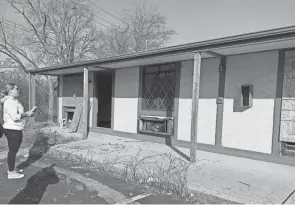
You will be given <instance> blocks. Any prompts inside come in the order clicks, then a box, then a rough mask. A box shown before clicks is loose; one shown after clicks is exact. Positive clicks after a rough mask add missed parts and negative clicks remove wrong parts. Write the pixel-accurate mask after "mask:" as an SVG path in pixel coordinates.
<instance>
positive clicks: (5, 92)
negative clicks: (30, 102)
mask: <svg viewBox="0 0 295 205" xmlns="http://www.w3.org/2000/svg"><path fill="white" fill-rule="evenodd" d="M15 86H16V84H15V83H6V84H4V88H3V91H2V93H1V95H2V97H5V96H7V95H8V93H9V91H10V90H12V89H13V88H14V87H15Z"/></svg>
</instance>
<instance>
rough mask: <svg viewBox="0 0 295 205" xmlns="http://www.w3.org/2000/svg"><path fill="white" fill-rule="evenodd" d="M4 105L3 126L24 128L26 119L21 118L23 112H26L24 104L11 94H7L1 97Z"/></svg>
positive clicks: (11, 128) (16, 128) (5, 127)
mask: <svg viewBox="0 0 295 205" xmlns="http://www.w3.org/2000/svg"><path fill="white" fill-rule="evenodd" d="M1 103H2V105H3V121H4V124H3V128H4V129H10V130H23V129H24V126H25V120H24V119H21V114H23V113H24V107H23V106H22V104H21V103H20V102H19V101H18V100H17V99H15V98H14V97H11V96H5V97H4V98H2V99H1Z"/></svg>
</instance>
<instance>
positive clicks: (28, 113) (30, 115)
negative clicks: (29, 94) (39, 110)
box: [26, 110, 35, 117]
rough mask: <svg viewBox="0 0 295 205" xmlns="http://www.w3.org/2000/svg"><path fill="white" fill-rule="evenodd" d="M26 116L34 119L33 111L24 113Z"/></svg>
mask: <svg viewBox="0 0 295 205" xmlns="http://www.w3.org/2000/svg"><path fill="white" fill-rule="evenodd" d="M26 115H27V116H28V117H34V115H35V112H34V111H33V110H29V111H27V112H26Z"/></svg>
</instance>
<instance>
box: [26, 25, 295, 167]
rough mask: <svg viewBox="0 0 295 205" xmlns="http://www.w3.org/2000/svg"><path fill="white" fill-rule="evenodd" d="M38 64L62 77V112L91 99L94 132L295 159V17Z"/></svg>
mask: <svg viewBox="0 0 295 205" xmlns="http://www.w3.org/2000/svg"><path fill="white" fill-rule="evenodd" d="M29 72H30V75H31V79H32V81H31V83H30V84H31V85H34V83H33V81H34V75H38V74H39V75H40V74H41V75H54V76H58V77H59V95H58V103H59V105H58V119H59V121H62V119H66V120H71V118H72V117H73V113H74V110H75V107H76V106H77V105H78V104H79V103H84V105H85V106H86V108H87V107H88V109H85V110H89V109H90V112H89V113H88V114H87V113H86V112H85V113H86V114H85V113H84V119H87V118H88V120H85V121H86V122H85V123H86V125H87V127H89V130H90V131H91V132H98V133H104V134H110V135H116V136H121V137H128V138H135V139H140V140H146V141H153V142H159V143H167V144H168V143H169V144H172V145H173V146H183V147H190V148H191V147H193V148H194V149H198V150H204V151H209V152H215V153H220V154H226V155H232V156H238V157H245V158H251V159H256V160H262V161H268V162H274V163H280V164H288V165H295V158H294V157H295V27H294V26H292V27H284V28H278V29H272V30H266V31H259V32H254V33H248V34H243V35H236V36H230V37H225V38H219V39H213V40H207V41H202V42H196V43H190V44H185V45H178V46H172V47H165V48H161V49H155V50H150V51H144V52H139V53H132V54H128V55H123V56H116V57H108V58H102V59H97V60H89V61H83V62H75V63H70V64H65V65H58V66H53V67H46V68H41V69H38V70H30V71H29ZM87 85H88V86H87ZM33 90H34V88H32V87H31V94H32V95H31V99H32V98H34V96H33V95H34V93H33V92H34V91H33ZM31 105H33V103H32V104H31ZM83 122H84V121H83ZM192 145H194V146H192Z"/></svg>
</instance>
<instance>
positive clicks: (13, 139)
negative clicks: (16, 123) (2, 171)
mask: <svg viewBox="0 0 295 205" xmlns="http://www.w3.org/2000/svg"><path fill="white" fill-rule="evenodd" d="M3 131H4V135H5V136H6V138H7V141H8V148H9V151H8V157H7V163H8V169H9V171H13V170H14V166H15V158H16V154H17V152H18V150H19V148H20V145H21V143H22V140H23V133H22V131H21V130H9V129H4V130H3Z"/></svg>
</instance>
